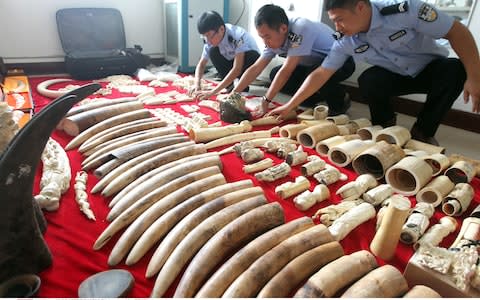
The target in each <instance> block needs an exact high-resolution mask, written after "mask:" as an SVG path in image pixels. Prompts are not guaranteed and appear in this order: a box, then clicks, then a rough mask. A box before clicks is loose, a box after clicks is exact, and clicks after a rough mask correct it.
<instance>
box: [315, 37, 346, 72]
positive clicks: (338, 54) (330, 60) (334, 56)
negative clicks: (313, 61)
mask: <svg viewBox="0 0 480 300" xmlns="http://www.w3.org/2000/svg"><path fill="white" fill-rule="evenodd" d="M349 56H350V55H348V54H346V53H345V51H344V49H343V47H342V45H341V44H340V43H339V42H338V41H335V42H333V45H332V50H330V52H329V53H328V55H327V57H326V58H325V59H324V60H323V62H322V68H325V69H329V70H338V69H340V68H341V67H342V66H343V64H344V63H345V62H346V61H347V59H348V57H349Z"/></svg>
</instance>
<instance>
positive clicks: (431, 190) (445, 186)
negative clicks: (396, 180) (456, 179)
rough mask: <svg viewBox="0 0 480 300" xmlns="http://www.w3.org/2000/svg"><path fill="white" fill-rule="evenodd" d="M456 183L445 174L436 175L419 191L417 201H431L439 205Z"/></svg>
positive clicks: (435, 205) (434, 204)
mask: <svg viewBox="0 0 480 300" xmlns="http://www.w3.org/2000/svg"><path fill="white" fill-rule="evenodd" d="M454 186H455V184H454V183H453V182H452V181H451V180H450V178H448V177H447V176H445V175H440V176H438V177H435V178H434V179H433V180H432V181H430V182H429V183H428V184H427V185H426V186H425V187H424V188H422V189H421V190H420V191H419V192H418V193H417V196H416V198H417V202H426V203H431V204H432V205H433V206H434V207H437V206H438V205H440V203H442V201H443V199H444V198H445V196H447V195H448V193H450V192H451V191H452V190H453V188H454Z"/></svg>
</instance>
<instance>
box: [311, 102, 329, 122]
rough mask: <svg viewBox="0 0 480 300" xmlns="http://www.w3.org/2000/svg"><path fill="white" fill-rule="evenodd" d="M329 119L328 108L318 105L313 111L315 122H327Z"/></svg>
mask: <svg viewBox="0 0 480 300" xmlns="http://www.w3.org/2000/svg"><path fill="white" fill-rule="evenodd" d="M327 117H328V106H326V105H317V106H315V108H314V109H313V118H314V119H315V120H325V119H326V118H327Z"/></svg>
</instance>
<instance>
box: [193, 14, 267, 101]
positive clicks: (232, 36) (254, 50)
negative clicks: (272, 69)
mask: <svg viewBox="0 0 480 300" xmlns="http://www.w3.org/2000/svg"><path fill="white" fill-rule="evenodd" d="M197 28H198V32H199V33H200V34H201V35H202V37H203V39H204V42H205V44H204V46H203V53H202V57H201V58H200V61H199V62H198V64H197V67H196V69H195V90H194V91H193V92H194V93H193V95H194V96H195V97H196V98H198V99H206V98H209V97H210V96H212V95H214V94H217V93H219V92H220V91H221V90H222V89H224V88H228V87H230V90H231V89H232V88H233V80H234V79H235V78H238V77H240V75H241V74H242V73H243V71H245V70H246V69H247V68H248V67H250V66H251V65H252V64H253V63H254V62H255V61H256V59H257V58H258V57H259V56H260V53H259V50H258V46H257V43H256V42H255V39H254V38H253V36H252V35H251V34H250V33H248V32H247V31H245V29H243V28H242V27H239V26H235V25H232V24H228V23H227V24H226V23H225V22H224V20H223V18H222V16H220V14H219V13H217V12H216V11H207V12H204V13H203V14H202V15H201V16H200V18H199V19H198V22H197ZM209 58H210V59H211V60H212V63H213V65H214V66H215V68H216V69H217V71H218V73H219V75H220V77H221V78H222V81H221V82H220V83H219V84H218V85H217V86H216V87H215V89H213V90H212V91H202V90H201V85H200V83H201V79H202V76H203V73H204V72H205V66H206V65H207V63H208V59H209Z"/></svg>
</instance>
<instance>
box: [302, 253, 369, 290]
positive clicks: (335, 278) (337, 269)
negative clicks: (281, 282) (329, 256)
mask: <svg viewBox="0 0 480 300" xmlns="http://www.w3.org/2000/svg"><path fill="white" fill-rule="evenodd" d="M377 266H378V265H377V260H376V259H375V256H373V255H372V254H371V253H370V252H368V251H366V250H360V251H357V252H354V253H352V254H350V255H345V256H342V257H340V258H337V259H336V260H334V261H332V262H330V263H329V264H327V265H326V266H324V267H323V268H321V269H320V271H318V272H317V273H315V274H313V276H311V277H310V278H309V279H308V280H307V282H306V283H305V285H304V286H303V287H301V288H300V289H299V290H298V291H297V293H296V294H295V296H294V297H295V298H320V297H325V298H331V297H333V296H335V294H336V293H337V292H338V291H339V290H341V289H342V288H344V287H346V286H348V285H350V284H351V283H352V282H354V281H356V280H357V279H359V278H360V277H362V276H363V275H365V274H366V273H368V272H369V271H370V270H372V269H374V268H376V267H377Z"/></svg>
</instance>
